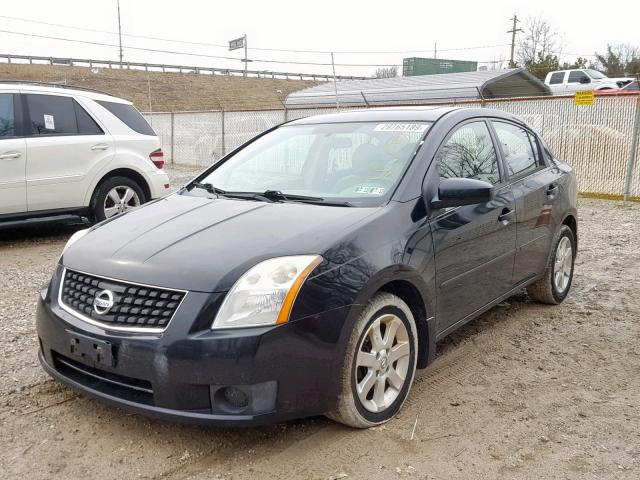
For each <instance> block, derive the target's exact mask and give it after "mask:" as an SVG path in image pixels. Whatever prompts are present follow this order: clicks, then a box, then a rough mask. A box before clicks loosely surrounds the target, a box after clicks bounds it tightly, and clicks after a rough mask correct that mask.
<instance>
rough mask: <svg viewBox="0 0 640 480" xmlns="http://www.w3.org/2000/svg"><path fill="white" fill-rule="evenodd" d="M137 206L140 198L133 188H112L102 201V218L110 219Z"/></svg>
mask: <svg viewBox="0 0 640 480" xmlns="http://www.w3.org/2000/svg"><path fill="white" fill-rule="evenodd" d="M139 206H140V197H139V196H138V194H137V193H136V191H135V190H134V189H133V188H131V187H127V186H124V185H123V186H118V187H114V188H112V189H111V190H109V193H108V194H107V196H106V198H105V199H104V216H105V217H106V218H111V217H113V216H114V215H118V214H120V213H124V212H126V211H127V210H129V209H131V208H136V207H139Z"/></svg>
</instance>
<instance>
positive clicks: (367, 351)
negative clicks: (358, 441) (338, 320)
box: [327, 292, 418, 428]
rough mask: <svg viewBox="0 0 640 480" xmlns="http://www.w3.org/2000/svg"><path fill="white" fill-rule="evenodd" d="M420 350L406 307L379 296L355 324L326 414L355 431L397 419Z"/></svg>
mask: <svg viewBox="0 0 640 480" xmlns="http://www.w3.org/2000/svg"><path fill="white" fill-rule="evenodd" d="M417 347H418V343H417V333H416V325H415V319H414V318H413V314H412V313H411V310H410V309H409V307H408V306H407V304H406V303H405V302H403V301H402V300H401V299H400V298H398V297H396V296H395V295H392V294H390V293H386V292H381V293H378V294H376V295H375V297H373V298H372V299H371V300H370V301H369V303H368V304H367V306H366V307H365V309H364V311H363V312H362V313H361V314H360V317H359V318H358V320H357V321H356V324H355V326H354V329H353V332H352V334H351V337H350V339H349V343H348V346H347V354H346V358H345V361H344V364H343V369H342V378H341V392H340V394H339V397H338V402H337V405H336V408H335V409H334V410H333V411H332V412H330V413H328V414H327V416H328V417H329V418H331V419H333V420H336V421H338V422H340V423H344V424H345V425H349V426H351V427H355V428H367V427H372V426H374V425H379V424H381V423H384V422H387V421H388V420H390V419H391V418H393V417H394V416H395V415H396V414H397V413H398V411H399V410H400V408H401V407H402V405H403V403H404V401H405V400H406V398H407V395H408V394H409V389H410V388H411V384H412V383H413V377H414V375H415V371H416V359H417Z"/></svg>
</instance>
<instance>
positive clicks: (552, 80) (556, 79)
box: [549, 72, 564, 85]
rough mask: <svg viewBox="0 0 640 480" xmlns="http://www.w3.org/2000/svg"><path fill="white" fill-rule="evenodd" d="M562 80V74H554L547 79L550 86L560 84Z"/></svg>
mask: <svg viewBox="0 0 640 480" xmlns="http://www.w3.org/2000/svg"><path fill="white" fill-rule="evenodd" d="M562 80H564V72H556V73H552V74H551V78H550V79H549V84H550V85H557V84H558V83H562Z"/></svg>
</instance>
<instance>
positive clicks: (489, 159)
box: [436, 122, 500, 184]
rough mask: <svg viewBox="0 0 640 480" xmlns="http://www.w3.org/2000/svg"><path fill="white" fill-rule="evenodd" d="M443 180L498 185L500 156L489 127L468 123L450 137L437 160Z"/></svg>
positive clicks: (482, 123) (481, 123) (483, 124)
mask: <svg viewBox="0 0 640 480" xmlns="http://www.w3.org/2000/svg"><path fill="white" fill-rule="evenodd" d="M436 160H437V162H438V170H439V172H440V178H474V179H476V180H484V181H485V182H489V183H493V184H495V183H498V182H499V181H500V173H499V172H498V156H497V155H496V151H495V149H494V147H493V141H492V140H491V135H490V134H489V129H488V128H487V124H486V123H484V122H471V123H466V124H464V125H463V126H461V127H459V128H458V129H457V130H456V131H454V132H453V134H452V135H451V136H450V137H449V139H448V140H447V142H446V143H445V144H444V146H443V147H442V148H441V149H440V152H438V155H437V157H436Z"/></svg>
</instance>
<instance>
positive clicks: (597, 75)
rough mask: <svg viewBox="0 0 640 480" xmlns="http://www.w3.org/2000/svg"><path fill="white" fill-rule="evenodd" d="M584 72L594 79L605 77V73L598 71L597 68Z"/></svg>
mask: <svg viewBox="0 0 640 480" xmlns="http://www.w3.org/2000/svg"><path fill="white" fill-rule="evenodd" d="M585 72H587V75H589V76H590V77H591V78H593V79H595V80H599V79H601V78H607V76H606V75H604V74H602V73H600V72H599V71H597V70H585Z"/></svg>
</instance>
